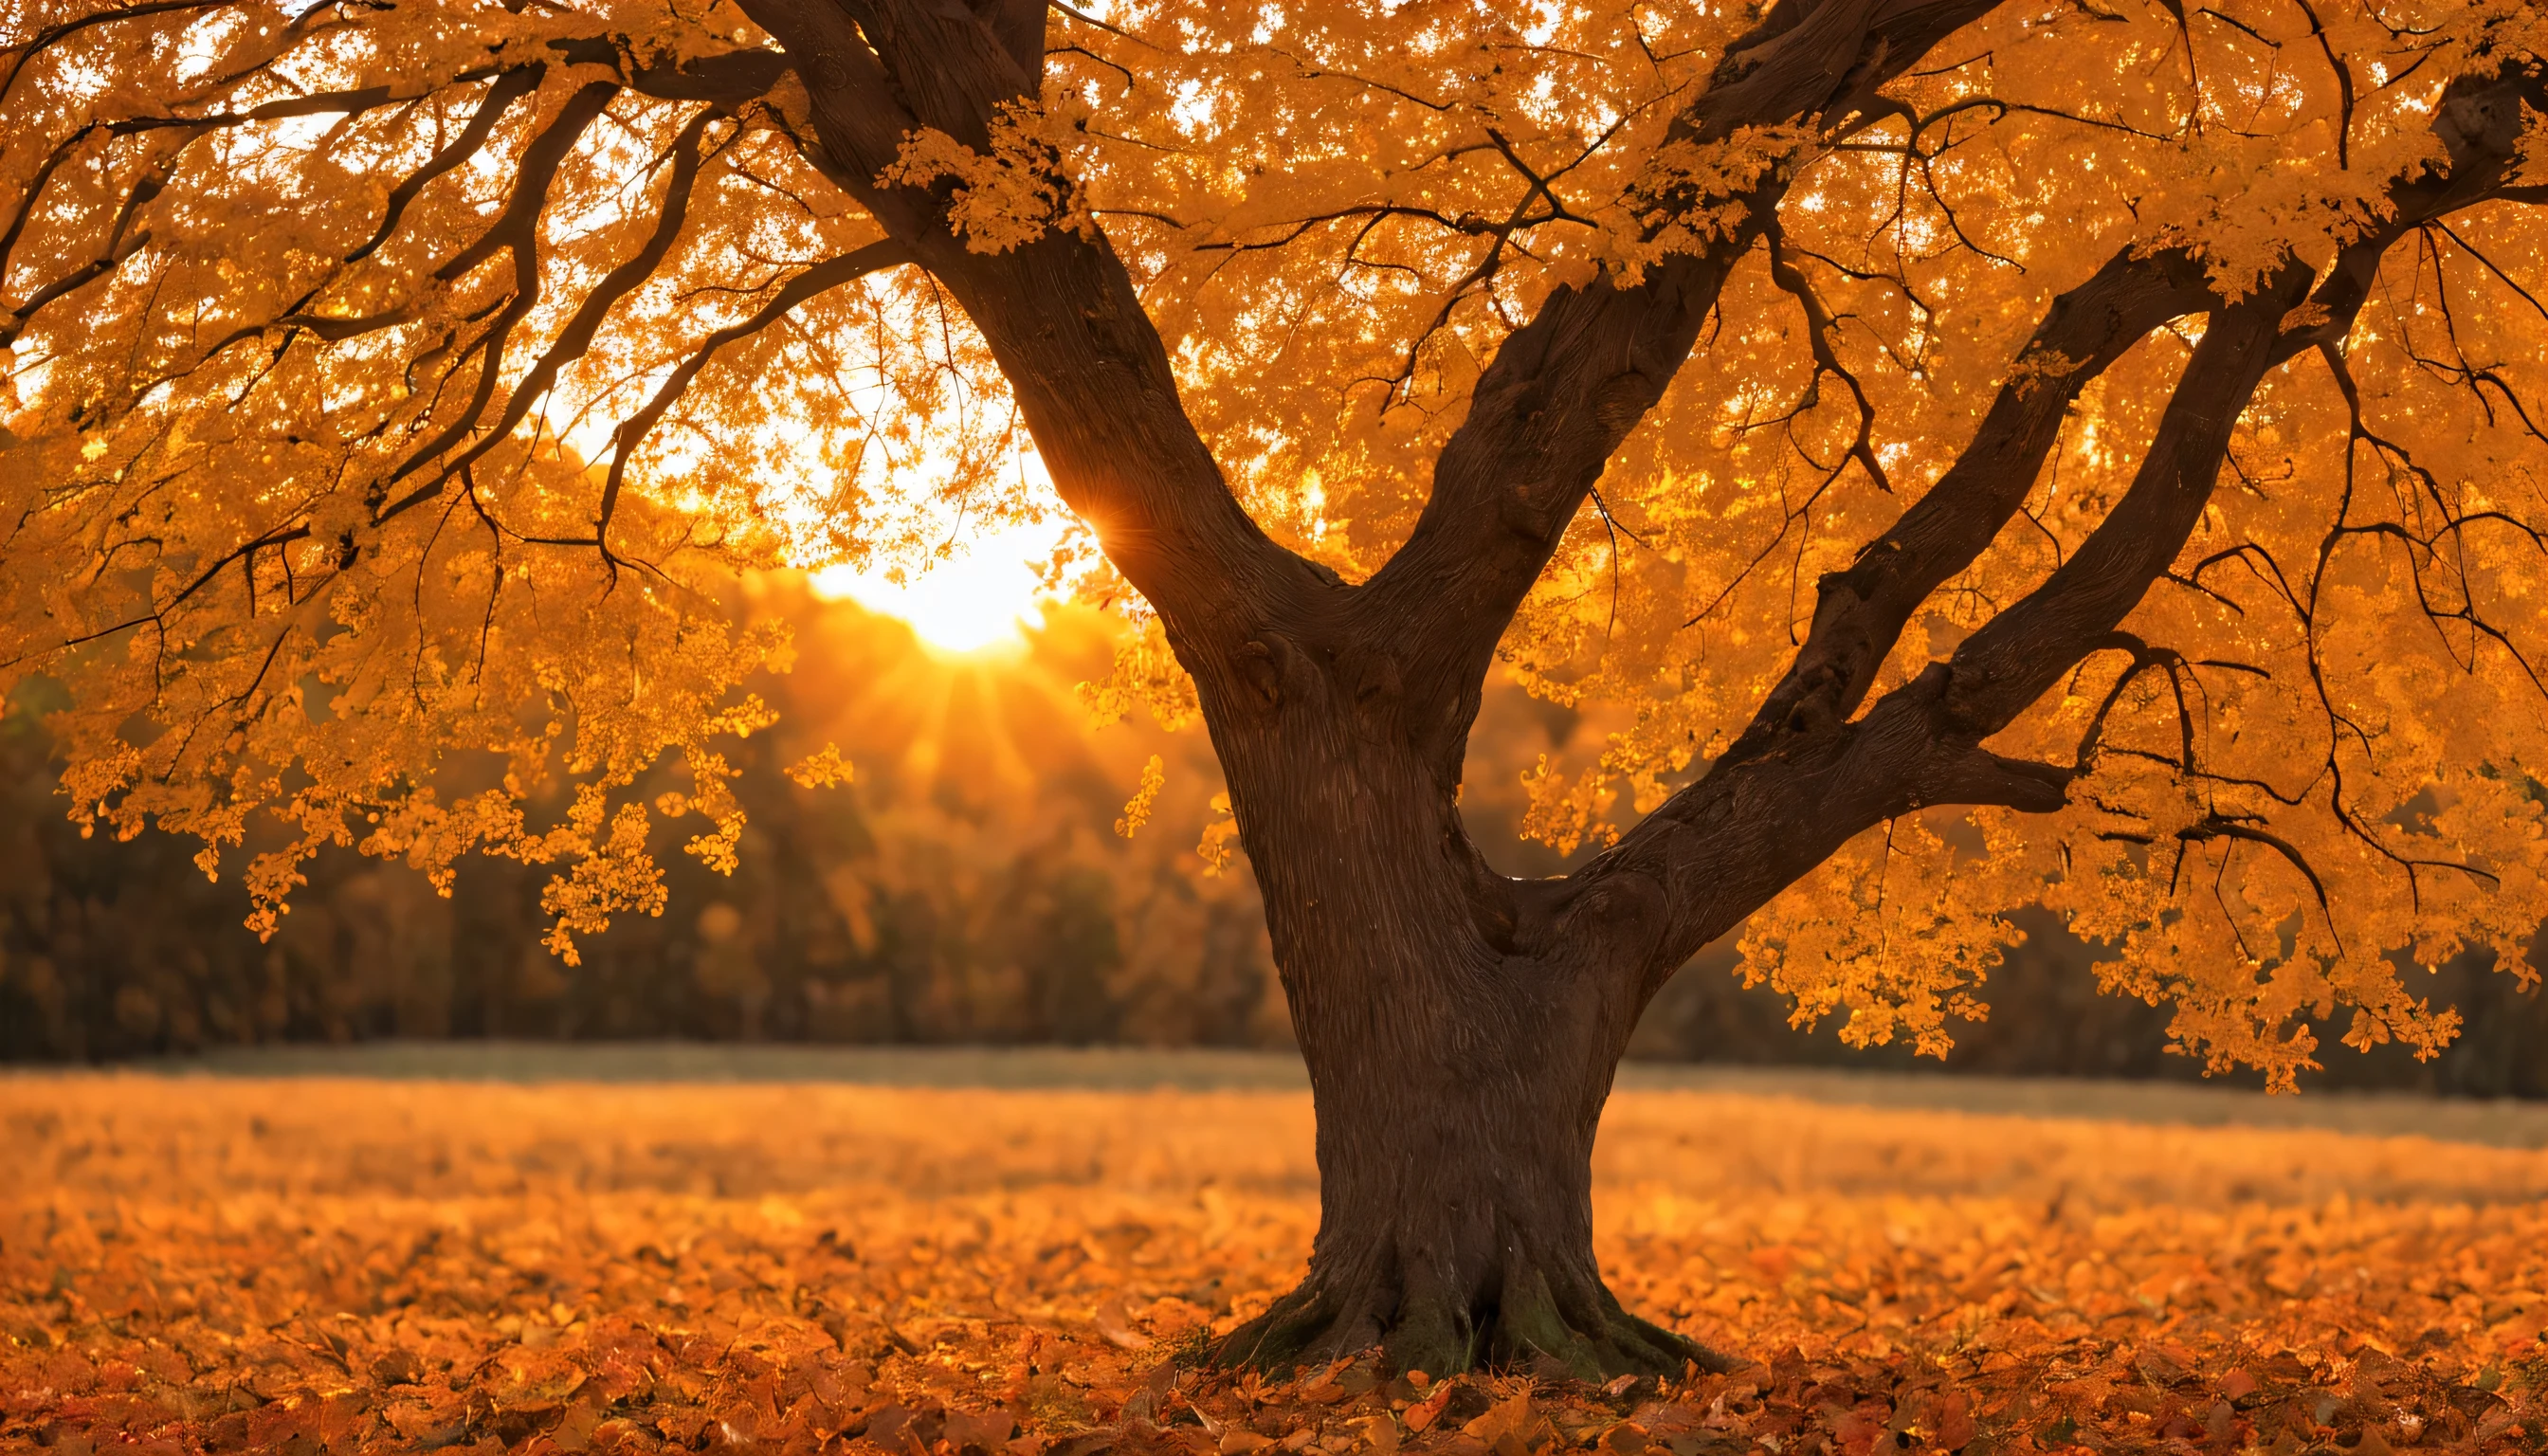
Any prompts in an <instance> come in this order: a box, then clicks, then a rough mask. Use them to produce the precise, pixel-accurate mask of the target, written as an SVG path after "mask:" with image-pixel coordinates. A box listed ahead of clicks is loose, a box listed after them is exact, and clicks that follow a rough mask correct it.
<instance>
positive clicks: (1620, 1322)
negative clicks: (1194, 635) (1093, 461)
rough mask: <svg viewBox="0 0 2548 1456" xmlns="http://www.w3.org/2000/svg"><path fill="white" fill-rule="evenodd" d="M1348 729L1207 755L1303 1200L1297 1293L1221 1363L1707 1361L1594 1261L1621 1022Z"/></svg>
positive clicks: (1446, 1365) (1442, 797)
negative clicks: (1244, 860) (1307, 1162)
mask: <svg viewBox="0 0 2548 1456" xmlns="http://www.w3.org/2000/svg"><path fill="white" fill-rule="evenodd" d="M1344 716H1345V721H1344V722H1342V723H1338V724H1336V727H1335V736H1333V737H1329V736H1326V735H1319V737H1320V740H1321V741H1319V742H1316V743H1306V744H1305V743H1302V742H1300V741H1298V740H1292V741H1289V742H1282V743H1277V742H1274V741H1271V740H1270V739H1253V740H1243V741H1232V739H1233V738H1234V737H1235V735H1229V734H1220V735H1218V737H1219V738H1220V740H1221V746H1222V748H1223V759H1224V763H1225V764H1226V765H1228V766H1229V769H1230V771H1231V780H1232V784H1233V787H1234V789H1235V790H1236V791H1237V795H1238V797H1239V799H1240V805H1241V811H1240V812H1241V819H1242V825H1243V827H1244V831H1245V834H1246V840H1247V845H1248V850H1249V854H1250V856H1251V859H1252V860H1253V861H1254V864H1255V867H1256V873H1257V878H1258V880H1259V882H1260V884H1261V885H1262V886H1263V889H1264V894H1265V901H1266V916H1267V921H1268V924H1269V926H1270V928H1271V930H1272V933H1273V940H1274V951H1275V960H1276V963H1277V965H1278V967H1279V968H1280V970H1281V973H1282V979H1283V987H1284V991H1285V993H1286V994H1287V996H1288V997H1289V998H1290V1002H1291V1008H1292V1019H1293V1026H1294V1029H1295V1031H1296V1033H1297V1035H1298V1037H1299V1039H1300V1045H1301V1050H1302V1054H1303V1056H1304V1058H1305V1059H1306V1060H1307V1061H1308V1063H1309V1070H1310V1083H1311V1089H1312V1093H1313V1095H1314V1098H1315V1100H1316V1104H1317V1112H1318V1159H1319V1233H1318V1238H1317V1241H1316V1242H1315V1244H1314V1245H1313V1246H1312V1251H1311V1255H1310V1273H1309V1277H1308V1278H1307V1279H1305V1280H1304V1281H1303V1282H1302V1284H1301V1286H1300V1287H1299V1288H1298V1289H1296V1290H1294V1291H1293V1292H1292V1293H1291V1294H1289V1295H1288V1296H1286V1297H1284V1298H1283V1299H1282V1300H1280V1301H1278V1302H1277V1303H1276V1304H1275V1305H1274V1307H1273V1308H1272V1309H1271V1310H1270V1311H1268V1312H1267V1313H1266V1314H1265V1315H1264V1316H1262V1317H1261V1318H1259V1319H1255V1320H1253V1321H1252V1322H1250V1323H1248V1324H1247V1325H1245V1326H1243V1327H1241V1328H1240V1329H1239V1330H1237V1331H1236V1332H1235V1333H1233V1334H1232V1335H1231V1336H1229V1339H1227V1340H1226V1341H1225V1342H1224V1343H1223V1345H1222V1347H1221V1351H1220V1357H1221V1358H1222V1359H1223V1360H1224V1361H1227V1362H1230V1363H1239V1364H1249V1365H1256V1366H1260V1367H1268V1368H1278V1369H1279V1368H1286V1367H1290V1366H1294V1365H1297V1364H1302V1363H1307V1362H1312V1361H1318V1360H1325V1359H1331V1358H1335V1357H1339V1356H1343V1355H1349V1354H1352V1353H1355V1352H1357V1351H1360V1350H1364V1349H1367V1348H1369V1347H1371V1346H1373V1345H1383V1346H1386V1348H1387V1353H1388V1357H1389V1360H1390V1363H1391V1364H1392V1365H1393V1366H1394V1367H1396V1368H1398V1369H1403V1370H1423V1371H1425V1372H1427V1373H1430V1374H1436V1375H1439V1374H1445V1373H1449V1372H1452V1371H1458V1370H1465V1369H1468V1368H1470V1367H1471V1366H1473V1365H1478V1364H1483V1363H1495V1364H1515V1365H1524V1366H1532V1365H1536V1366H1539V1367H1541V1368H1543V1369H1549V1370H1550V1371H1551V1372H1552V1373H1554V1372H1555V1371H1557V1370H1563V1371H1564V1372H1566V1373H1570V1374H1574V1375H1578V1376H1582V1377H1586V1378H1592V1377H1598V1376H1606V1375H1616V1374H1623V1373H1631V1372H1634V1373H1664V1372H1678V1371H1680V1370H1681V1369H1682V1368H1683V1362H1684V1361H1686V1360H1689V1359H1693V1358H1696V1359H1701V1360H1706V1359H1708V1358H1710V1357H1709V1356H1708V1354H1707V1352H1705V1351H1703V1350H1701V1349H1699V1348H1697V1347H1696V1346H1693V1345H1692V1344H1690V1343H1689V1342H1688V1341H1686V1340H1683V1339H1682V1338H1681V1337H1680V1336H1677V1335H1674V1334H1672V1333H1670V1332H1669V1331H1666V1330H1664V1329H1661V1328H1659V1327H1657V1326H1656V1325H1653V1324H1651V1323H1648V1322H1647V1321H1645V1320H1643V1319H1637V1318H1636V1317H1634V1316H1632V1315H1629V1314H1628V1313H1627V1312H1625V1311H1624V1310H1622V1309H1621V1308H1620V1306H1619V1303H1618V1301H1617V1300H1616V1299H1614V1298H1612V1296H1611V1294H1610V1292H1609V1290H1608V1289H1607V1288H1606V1287H1605V1286H1604V1285H1603V1284H1602V1282H1601V1276H1600V1271H1599V1270H1598V1268H1597V1267H1596V1266H1595V1264H1594V1261H1593V1257H1592V1138H1593V1132H1594V1129H1595V1127H1596V1126H1597V1124H1598V1123H1599V1120H1600V1115H1601V1106H1602V1103H1603V1102H1604V1101H1605V1100H1606V1099H1607V1098H1608V1096H1609V1092H1610V1079H1611V1073H1612V1071H1613V1069H1614V1068H1615V1067H1616V1065H1617V1063H1618V1059H1619V1056H1620V1053H1621V1051H1622V1050H1623V1049H1624V1048H1625V1047H1626V1043H1627V1037H1628V1032H1629V1030H1630V1029H1631V1028H1632V1027H1633V1025H1634V1022H1635V1017H1636V1012H1637V1010H1638V1007H1637V1005H1635V1004H1633V1003H1634V1002H1636V1001H1639V1000H1641V999H1642V998H1641V997H1640V996H1638V995H1637V994H1636V993H1635V992H1633V991H1630V990H1622V989H1620V985H1621V982H1620V981H1619V980H1618V979H1617V978H1615V977H1610V976H1603V975H1597V974H1591V973H1588V971H1589V970H1590V969H1591V968H1590V967H1587V966H1584V965H1582V964H1579V963H1574V962H1572V961H1570V960H1569V959H1568V958H1567V957H1566V956H1565V955H1564V954H1563V948H1562V947H1558V948H1551V947H1549V946H1546V945H1537V946H1534V944H1533V943H1534V942H1538V941H1542V940H1544V939H1545V938H1544V937H1542V936H1539V935H1535V934H1534V933H1533V931H1534V926H1533V924H1532V922H1533V921H1534V920H1536V921H1539V922H1541V923H1540V924H1539V925H1538V926H1536V929H1537V930H1540V931H1545V930H1547V929H1548V927H1547V926H1546V925H1545V923H1544V922H1545V918H1546V917H1545V915H1544V914H1540V915H1534V914H1533V911H1532V907H1531V906H1529V905H1527V904H1524V903H1522V902H1521V899H1520V897H1521V896H1523V895H1524V894H1525V893H1526V892H1527V889H1526V887H1525V886H1522V885H1520V884H1517V883H1516V882H1514V881H1510V880H1505V879H1502V878H1501V877H1500V876H1497V875H1495V874H1494V873H1493V872H1492V871H1491V870H1489V869H1488V868H1487V867H1486V866H1485V865H1484V864H1483V863H1482V862H1481V861H1480V860H1479V859H1478V857H1477V855H1476V852H1475V850H1474V849H1473V848H1472V847H1471V845H1470V843H1469V841H1468V839H1467V837H1466V836H1465V834H1463V833H1462V832H1461V830H1460V826H1459V820H1458V814H1457V810H1456V808H1455V806H1454V799H1455V795H1456V786H1455V785H1453V784H1447V783H1443V782H1441V781H1439V779H1440V778H1441V777H1442V776H1443V775H1442V774H1440V773H1439V772H1438V771H1437V770H1436V769H1434V768H1433V767H1430V766H1428V765H1427V764H1426V763H1424V762H1423V761H1422V759H1421V758H1420V757H1419V756H1418V755H1415V754H1413V753H1410V752H1409V751H1408V750H1407V748H1406V747H1404V746H1403V744H1401V743H1393V742H1391V741H1389V740H1390V738H1391V737H1392V735H1387V734H1378V735H1374V734H1368V733H1356V732H1354V731H1353V728H1352V726H1351V725H1352V721H1353V718H1354V716H1355V715H1352V714H1347V715H1344ZM1296 721H1298V720H1296ZM1312 721H1315V719H1313V720H1312ZM1250 787H1254V788H1256V789H1257V792H1255V793H1252V794H1251V793H1249V792H1248V790H1249V788H1250Z"/></svg>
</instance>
